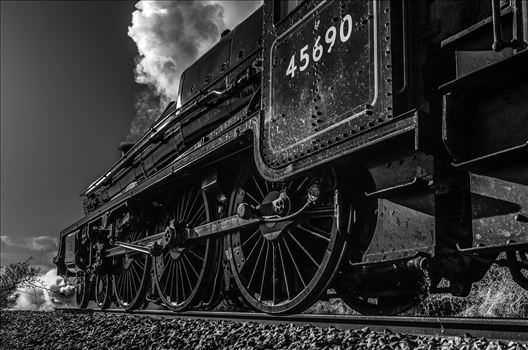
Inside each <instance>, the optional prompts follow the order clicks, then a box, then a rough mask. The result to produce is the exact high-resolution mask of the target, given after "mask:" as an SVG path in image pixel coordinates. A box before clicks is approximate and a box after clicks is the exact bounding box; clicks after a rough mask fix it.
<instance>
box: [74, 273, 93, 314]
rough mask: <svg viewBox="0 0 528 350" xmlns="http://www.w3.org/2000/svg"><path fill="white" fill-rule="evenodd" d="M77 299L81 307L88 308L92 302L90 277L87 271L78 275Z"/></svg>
mask: <svg viewBox="0 0 528 350" xmlns="http://www.w3.org/2000/svg"><path fill="white" fill-rule="evenodd" d="M75 301H76V302H77V306H78V307H79V308H81V309H86V307H87V306H88V303H89V302H90V278H89V276H88V275H87V274H85V273H82V274H81V275H79V276H78V277H77V285H76V286H75Z"/></svg>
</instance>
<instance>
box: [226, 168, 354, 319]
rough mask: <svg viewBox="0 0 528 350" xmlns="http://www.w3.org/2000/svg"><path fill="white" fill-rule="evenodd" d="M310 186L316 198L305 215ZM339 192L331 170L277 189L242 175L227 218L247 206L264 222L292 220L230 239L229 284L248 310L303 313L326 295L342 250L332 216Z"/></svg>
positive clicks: (248, 172) (249, 170) (255, 176)
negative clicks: (314, 190) (255, 210)
mask: <svg viewBox="0 0 528 350" xmlns="http://www.w3.org/2000/svg"><path fill="white" fill-rule="evenodd" d="M314 186H315V187H316V188H317V189H318V192H319V198H318V199H317V200H316V201H315V202H314V203H313V204H311V205H309V206H308V207H307V209H305V210H304V211H303V209H302V208H303V206H305V205H306V204H307V203H308V201H307V200H308V193H309V191H310V190H311V189H313V188H314ZM338 189H339V188H338V179H337V176H336V174H335V172H334V170H333V169H332V168H331V167H327V168H325V169H322V170H320V171H318V172H313V173H311V174H308V175H304V176H300V177H297V178H294V179H291V180H288V181H285V182H281V183H272V182H269V181H266V180H264V179H263V178H261V177H260V175H259V174H258V172H257V171H256V170H255V169H254V168H246V169H244V170H242V171H241V172H240V174H239V176H238V180H237V184H236V186H235V189H234V192H233V193H232V196H231V200H230V215H234V214H236V213H237V208H238V207H239V205H241V204H242V203H245V205H247V206H251V207H253V208H260V212H261V215H262V216H263V217H264V216H269V217H274V218H277V217H290V219H288V220H286V221H280V222H267V223H261V224H257V225H254V226H250V227H249V228H244V229H241V230H238V231H236V232H233V233H231V234H230V235H229V237H228V258H229V260H230V266H231V270H232V274H233V278H234V280H235V282H236V285H237V287H238V288H239V290H240V292H241V294H242V296H243V298H244V299H245V301H246V302H247V304H248V305H249V306H250V307H251V308H253V309H255V310H258V311H261V312H266V313H271V314H283V313H296V312H302V311H303V310H305V309H307V308H309V307H310V306H311V305H312V304H313V303H314V302H315V301H317V300H318V298H319V297H320V295H321V294H322V293H324V292H326V289H327V287H328V285H329V283H330V281H331V280H332V278H333V277H334V274H335V273H336V271H337V270H338V268H339V265H340V262H341V259H342V256H343V253H344V251H345V248H346V243H345V240H344V239H343V238H342V236H341V235H340V234H339V233H338V227H337V218H336V216H335V213H336V208H337V205H338V201H339V191H338ZM247 206H246V207H247ZM299 212H301V214H300V215H296V214H298V213H299ZM293 214H295V215H293ZM292 215H293V217H292Z"/></svg>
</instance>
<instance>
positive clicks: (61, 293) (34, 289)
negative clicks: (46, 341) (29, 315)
mask: <svg viewBox="0 0 528 350" xmlns="http://www.w3.org/2000/svg"><path fill="white" fill-rule="evenodd" d="M74 289H75V287H74V286H72V285H70V284H67V283H66V281H64V279H63V278H62V277H60V276H57V269H51V270H49V271H48V272H46V273H45V274H43V275H41V276H39V278H38V282H37V283H35V284H34V285H32V286H26V287H23V288H18V289H17V290H16V291H15V293H13V294H12V295H11V296H10V299H11V300H12V301H14V305H13V309H15V310H38V311H53V310H54V309H55V307H57V306H61V305H69V306H74V305H72V303H75V301H74V299H75V298H72V295H73V294H74Z"/></svg>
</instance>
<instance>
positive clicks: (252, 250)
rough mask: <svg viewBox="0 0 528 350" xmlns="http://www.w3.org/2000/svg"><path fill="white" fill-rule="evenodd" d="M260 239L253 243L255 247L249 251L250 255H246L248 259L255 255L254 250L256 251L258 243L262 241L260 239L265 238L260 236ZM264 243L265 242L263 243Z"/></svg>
mask: <svg viewBox="0 0 528 350" xmlns="http://www.w3.org/2000/svg"><path fill="white" fill-rule="evenodd" d="M259 238H260V239H258V240H257V242H255V245H253V248H251V251H250V252H249V254H248V256H246V261H249V259H250V258H251V255H253V252H254V251H255V248H256V247H257V246H258V243H259V242H260V240H261V239H262V240H264V238H262V237H259ZM262 244H264V243H262Z"/></svg>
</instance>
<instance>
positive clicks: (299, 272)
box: [283, 239, 306, 288]
mask: <svg viewBox="0 0 528 350" xmlns="http://www.w3.org/2000/svg"><path fill="white" fill-rule="evenodd" d="M283 242H284V246H285V247H286V250H287V251H288V255H289V256H290V260H291V262H292V263H293V266H294V267H295V271H297V275H299V278H300V279H301V283H302V285H303V287H305V288H306V283H305V282H304V279H303V276H302V274H301V271H300V270H299V266H297V262H296V261H295V259H294V257H293V254H292V252H291V250H290V246H289V245H288V242H287V241H286V240H285V239H283Z"/></svg>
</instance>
